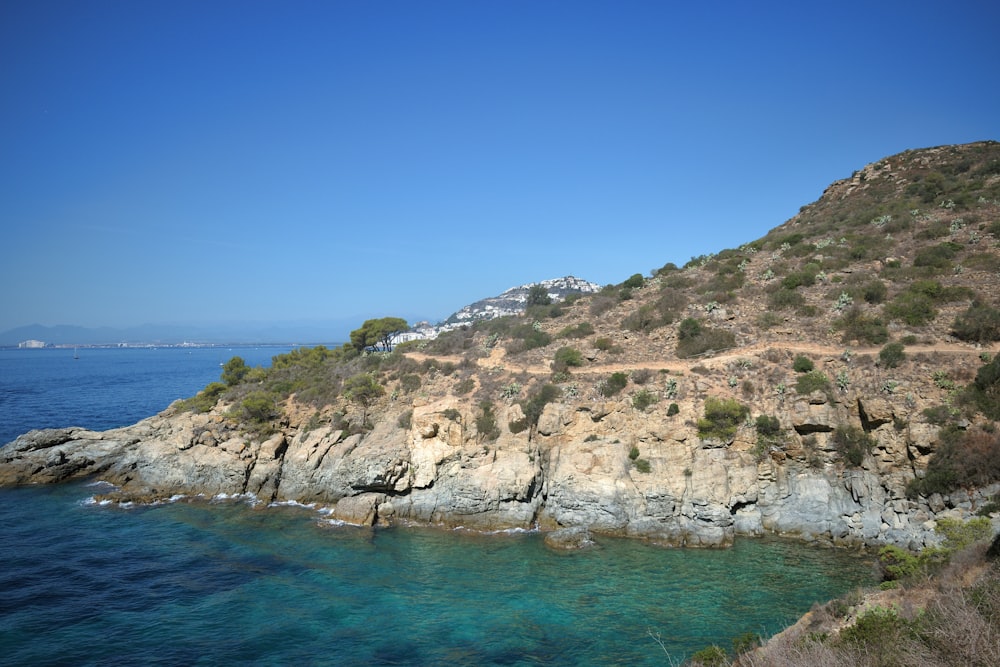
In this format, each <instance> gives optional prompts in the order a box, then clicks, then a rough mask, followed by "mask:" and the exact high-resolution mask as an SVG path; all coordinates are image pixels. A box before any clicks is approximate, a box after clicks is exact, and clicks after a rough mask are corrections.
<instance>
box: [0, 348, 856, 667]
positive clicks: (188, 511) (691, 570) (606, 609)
mask: <svg viewBox="0 0 1000 667" xmlns="http://www.w3.org/2000/svg"><path fill="white" fill-rule="evenodd" d="M43 352H51V354H52V355H58V353H59V351H43ZM71 352H72V351H67V352H66V354H67V356H69V355H71ZM98 352H100V353H101V355H102V357H101V358H103V359H104V360H105V362H106V363H104V364H103V365H102V364H98V363H96V362H95V366H96V368H95V369H94V372H93V373H92V374H91V375H93V376H94V377H91V378H89V379H88V380H86V381H87V382H90V383H91V384H90V385H87V387H88V388H87V389H86V390H74V387H75V386H78V385H79V383H80V382H81V381H82V380H80V379H79V375H74V374H77V373H79V370H78V369H79V368H82V366H77V365H76V364H77V363H78V362H74V361H71V360H67V361H65V363H62V362H60V361H59V360H57V357H56V356H52V357H17V356H16V354H17V353H18V351H13V352H11V351H8V352H6V353H0V369H2V372H3V374H2V375H0V387H3V389H4V391H5V392H6V399H5V400H4V401H3V402H0V415H2V416H3V420H2V421H3V422H4V426H3V427H4V429H6V431H7V432H11V431H12V432H13V434H14V435H17V434H18V433H21V432H23V431H26V430H28V428H31V427H32V426H36V425H37V426H62V425H68V424H78V425H82V426H88V427H91V428H108V427H110V426H116V425H120V424H123V423H129V422H130V421H135V420H136V419H138V418H141V417H144V416H147V415H148V414H151V413H153V412H155V411H157V410H160V409H162V408H163V407H165V406H166V405H167V404H169V402H170V401H171V400H173V399H174V398H178V397H181V396H188V395H191V394H193V393H195V392H196V391H197V390H198V389H199V388H200V387H202V386H204V384H206V383H207V382H209V381H212V380H214V379H217V378H218V373H219V363H221V362H222V361H225V360H226V359H228V358H229V357H230V356H232V354H234V353H239V354H240V355H241V356H243V357H244V358H245V359H247V360H248V363H251V364H257V363H265V362H266V361H267V360H269V359H270V356H272V355H273V354H276V353H277V352H275V351H274V350H266V351H264V352H263V353H262V354H261V356H262V358H260V359H254V358H253V356H252V355H250V354H247V353H246V351H243V350H234V351H229V350H225V351H218V350H212V351H205V350H202V351H194V352H195V354H194V355H186V354H185V352H186V351H184V350H160V351H159V352H165V354H162V355H160V356H155V355H153V354H152V352H153V351H150V356H144V355H142V354H138V353H139V352H141V351H135V352H136V354H132V355H126V356H123V357H116V356H114V352H116V351H114V350H107V351H98ZM199 352H200V354H199ZM83 353H84V351H83V350H81V361H82V360H83V357H84V354H83ZM12 354H13V355H15V356H12ZM264 354H266V356H263V355H264ZM213 355H214V356H213ZM192 356H193V357H194V358H191V357H192ZM39 359H41V360H43V361H44V364H42V365H41V366H42V367H44V366H45V365H46V364H47V365H48V367H47V368H42V370H39V369H40V366H39V363H38V360H39ZM70 359H71V356H70ZM151 360H152V361H151ZM153 361H155V363H153ZM67 364H68V368H67ZM157 365H159V370H156V369H155V368H153V369H150V368H149V367H150V366H154V367H155V366H157ZM171 369H172V370H171ZM161 376H162V377H164V378H165V377H167V376H176V377H175V378H174V379H173V380H171V381H170V382H167V381H166V380H164V381H163V382H160V380H159V379H158V378H159V377H161ZM99 378H100V379H99ZM185 378H186V379H185ZM36 379H44V381H42V382H35V380H36ZM171 383H175V384H173V385H172V384H171ZM185 383H186V384H185ZM161 384H162V385H164V386H161ZM168 385H169V386H168ZM33 386H34V388H35V389H36V390H37V392H38V393H37V394H28V396H29V397H30V400H28V401H26V400H24V399H25V396H24V395H25V392H26V389H29V388H31V387H33ZM12 399H13V400H12ZM144 401H145V404H144ZM33 404H39V405H41V404H45V405H46V411H45V412H44V413H38V414H36V413H35V412H33V409H32V407H31V406H32V405H33ZM102 405H110V406H111V408H110V409H105V408H102ZM12 406H14V409H12ZM121 406H129V407H128V410H125V409H122V408H121ZM129 410H132V411H133V412H129ZM135 411H138V412H139V414H138V416H134V414H135ZM102 420H104V421H102ZM122 420H125V421H122ZM39 421H43V422H46V423H37V422H39ZM48 422H51V423H48ZM104 422H111V423H104ZM12 437H13V436H10V437H7V438H6V439H7V440H9V439H11V438H12ZM96 492H97V489H95V488H94V487H91V486H87V485H83V484H71V485H61V486H49V487H25V488H18V489H0V656H2V657H0V661H2V662H3V663H4V664H13V665H55V664H72V665H109V664H144V665H150V664H151V665H197V664H205V665H209V664H211V665H216V664H251V663H252V664H255V665H286V664H296V663H297V664H303V665H358V664H370V665H429V664H449V665H452V664H454V665H585V664H586V665H635V664H666V662H667V658H666V656H665V655H664V653H663V651H662V650H661V649H660V647H659V646H658V645H657V644H656V642H655V641H653V639H652V638H651V637H650V634H649V633H650V632H652V633H654V634H658V635H659V636H660V638H661V639H662V640H663V641H664V643H665V644H666V646H667V648H668V649H669V651H670V654H671V657H673V658H674V659H675V660H679V659H681V658H683V657H684V656H686V655H689V654H690V653H691V652H693V651H695V650H698V649H700V648H702V647H704V646H706V645H708V644H711V643H716V644H719V645H722V646H725V647H728V646H730V644H731V639H732V638H733V637H735V636H737V635H739V634H742V633H744V632H756V633H762V634H769V633H773V632H775V631H778V630H780V629H782V628H783V627H785V626H786V625H788V624H789V623H791V622H794V620H795V619H796V618H798V616H800V615H801V614H802V613H804V612H805V611H807V610H808V609H809V608H810V606H811V605H812V604H813V602H815V601H818V600H826V599H829V598H830V597H833V596H836V595H839V594H840V593H843V592H844V591H847V590H849V589H850V588H852V587H854V586H856V585H859V584H862V583H870V582H871V567H870V564H869V561H868V559H866V558H863V557H859V556H857V555H854V554H850V553H847V552H843V551H833V550H826V549H819V548H813V547H808V546H806V545H802V544H798V543H793V542H785V541H780V540H740V541H738V542H737V544H736V546H735V547H734V548H733V549H727V550H720V551H694V550H670V549H661V548H657V547H654V546H651V545H648V544H645V543H642V542H639V541H632V540H614V539H600V548H598V549H595V550H591V551H585V552H576V553H557V552H553V551H551V550H549V549H547V548H546V547H545V546H544V543H543V539H542V536H541V535H537V534H527V533H515V534H499V535H475V534H468V533H463V532H455V531H442V530H433V529H415V528H406V529H403V528H398V529H387V530H369V529H359V528H353V527H345V526H332V525H330V524H329V523H327V522H326V520H325V518H324V515H322V514H321V513H320V512H318V511H316V510H312V509H306V508H301V507H271V508H256V509H255V508H252V507H250V506H249V505H247V504H246V503H244V502H235V501H226V502H211V503H210V502H207V501H200V502H187V501H180V502H176V503H173V504H165V505H158V506H155V507H133V508H120V507H116V506H101V505H95V504H92V503H88V502H87V500H88V498H90V496H92V495H93V494H94V493H96Z"/></svg>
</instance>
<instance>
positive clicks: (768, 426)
mask: <svg viewBox="0 0 1000 667" xmlns="http://www.w3.org/2000/svg"><path fill="white" fill-rule="evenodd" d="M755 425H756V428H757V434H758V435H762V436H765V437H773V436H776V435H779V434H780V433H781V423H780V422H779V421H778V418H777V417H772V416H769V415H760V416H759V417H757V421H756V424H755Z"/></svg>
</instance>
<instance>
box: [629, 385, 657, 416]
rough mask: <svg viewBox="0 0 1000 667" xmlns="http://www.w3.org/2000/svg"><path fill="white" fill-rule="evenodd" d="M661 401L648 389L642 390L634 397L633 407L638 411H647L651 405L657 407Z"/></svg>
mask: <svg viewBox="0 0 1000 667" xmlns="http://www.w3.org/2000/svg"><path fill="white" fill-rule="evenodd" d="M659 400H660V399H659V398H658V397H657V396H656V394H654V393H653V392H651V391H649V390H648V389H641V390H639V391H637V392H636V393H635V395H634V396H632V406H633V407H634V408H635V409H636V410H642V411H645V410H646V408H648V407H649V406H651V405H655V404H656V403H657V402H658V401H659Z"/></svg>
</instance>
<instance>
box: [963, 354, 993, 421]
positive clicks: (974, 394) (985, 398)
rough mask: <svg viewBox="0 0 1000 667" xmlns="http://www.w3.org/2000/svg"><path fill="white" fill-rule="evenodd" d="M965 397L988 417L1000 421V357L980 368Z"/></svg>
mask: <svg viewBox="0 0 1000 667" xmlns="http://www.w3.org/2000/svg"><path fill="white" fill-rule="evenodd" d="M965 395H966V400H968V401H970V402H972V403H973V404H974V405H975V406H976V407H978V408H979V410H981V411H982V413H983V414H984V415H986V417H988V418H989V419H994V420H1000V355H997V356H996V357H994V358H993V360H992V361H990V362H988V363H986V364H985V365H983V366H980V367H979V370H978V371H977V372H976V378H975V380H974V381H973V382H972V384H971V385H969V387H968V388H967V389H966V391H965Z"/></svg>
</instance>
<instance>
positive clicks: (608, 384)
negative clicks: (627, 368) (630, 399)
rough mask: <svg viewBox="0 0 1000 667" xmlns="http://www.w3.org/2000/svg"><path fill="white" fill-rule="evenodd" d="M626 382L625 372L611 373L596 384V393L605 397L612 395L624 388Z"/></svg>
mask: <svg viewBox="0 0 1000 667" xmlns="http://www.w3.org/2000/svg"><path fill="white" fill-rule="evenodd" d="M627 384H628V375H627V374H626V373H612V374H611V377H609V378H607V379H606V380H604V381H603V382H601V384H599V385H598V386H597V393H598V394H600V395H601V396H604V397H605V398H607V397H610V396H614V395H615V394H617V393H619V392H620V391H621V390H622V389H624V388H625V385H627Z"/></svg>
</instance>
